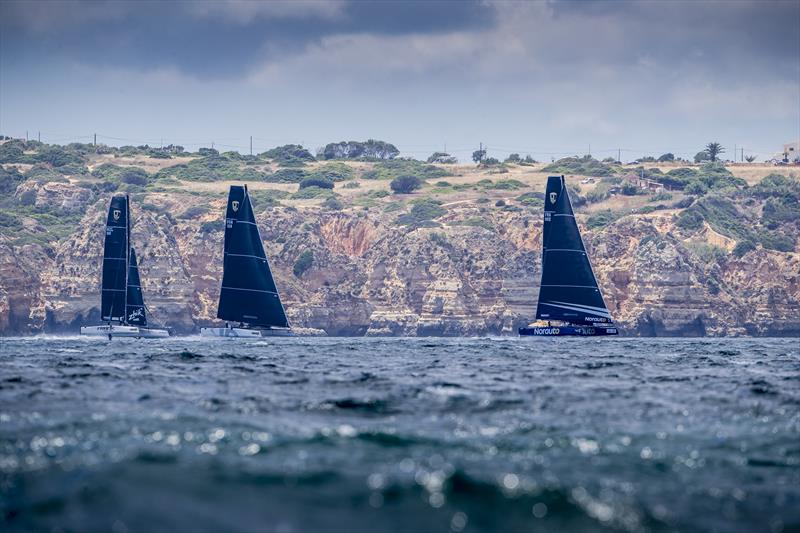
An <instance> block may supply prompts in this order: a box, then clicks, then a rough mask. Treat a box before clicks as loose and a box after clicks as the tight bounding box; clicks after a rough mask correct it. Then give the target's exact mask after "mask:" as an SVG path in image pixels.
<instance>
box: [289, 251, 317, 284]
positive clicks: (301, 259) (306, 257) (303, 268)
mask: <svg viewBox="0 0 800 533" xmlns="http://www.w3.org/2000/svg"><path fill="white" fill-rule="evenodd" d="M312 266H314V252H312V251H311V250H304V251H303V253H301V254H300V255H299V256H297V259H296V260H295V262H294V266H293V267H292V273H293V274H294V275H295V277H297V278H299V277H301V276H302V275H303V274H305V273H306V272H307V271H308V269H310V268H311V267H312Z"/></svg>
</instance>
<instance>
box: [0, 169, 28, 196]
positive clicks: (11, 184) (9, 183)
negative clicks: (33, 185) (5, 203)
mask: <svg viewBox="0 0 800 533" xmlns="http://www.w3.org/2000/svg"><path fill="white" fill-rule="evenodd" d="M23 181H25V176H23V175H22V174H20V172H19V170H17V167H10V168H3V167H2V166H0V194H2V195H9V194H14V191H16V190H17V186H18V185H19V184H20V183H22V182H23Z"/></svg>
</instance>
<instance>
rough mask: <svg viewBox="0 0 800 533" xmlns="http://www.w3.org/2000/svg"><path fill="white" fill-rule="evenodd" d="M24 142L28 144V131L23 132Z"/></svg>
mask: <svg viewBox="0 0 800 533" xmlns="http://www.w3.org/2000/svg"><path fill="white" fill-rule="evenodd" d="M25 142H28V130H25Z"/></svg>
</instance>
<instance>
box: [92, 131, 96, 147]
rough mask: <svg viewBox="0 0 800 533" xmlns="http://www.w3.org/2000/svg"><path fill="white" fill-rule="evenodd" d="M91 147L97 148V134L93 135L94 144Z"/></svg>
mask: <svg viewBox="0 0 800 533" xmlns="http://www.w3.org/2000/svg"><path fill="white" fill-rule="evenodd" d="M92 146H97V134H96V133H95V134H94V143H93V144H92Z"/></svg>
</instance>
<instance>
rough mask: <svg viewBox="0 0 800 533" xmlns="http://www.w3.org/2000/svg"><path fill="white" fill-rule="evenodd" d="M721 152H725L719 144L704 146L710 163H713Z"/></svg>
mask: <svg viewBox="0 0 800 533" xmlns="http://www.w3.org/2000/svg"><path fill="white" fill-rule="evenodd" d="M723 152H725V148H723V147H722V145H721V144H720V143H708V144H707V145H706V153H707V154H708V158H709V159H710V160H711V162H712V163H713V162H715V161H716V160H717V156H718V155H719V154H721V153H723Z"/></svg>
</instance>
